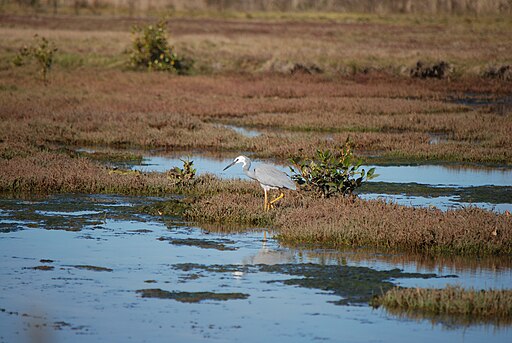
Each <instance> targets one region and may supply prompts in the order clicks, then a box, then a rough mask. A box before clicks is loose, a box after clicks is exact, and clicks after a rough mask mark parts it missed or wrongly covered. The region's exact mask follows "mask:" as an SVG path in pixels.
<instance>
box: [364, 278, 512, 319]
mask: <svg viewBox="0 0 512 343" xmlns="http://www.w3.org/2000/svg"><path fill="white" fill-rule="evenodd" d="M371 304H372V305H373V306H375V307H378V306H383V307H384V308H385V309H386V310H388V311H389V312H391V313H394V314H402V315H406V316H412V317H418V316H424V317H430V318H433V319H435V318H436V317H437V318H442V317H443V316H448V315H449V316H456V317H459V321H462V322H475V321H481V322H498V323H511V322H512V290H475V289H464V288H462V287H460V286H447V287H446V288H443V289H431V288H398V287H396V288H393V289H391V290H389V291H387V292H386V293H385V294H383V295H382V296H377V297H375V298H374V299H373V300H372V301H371Z"/></svg>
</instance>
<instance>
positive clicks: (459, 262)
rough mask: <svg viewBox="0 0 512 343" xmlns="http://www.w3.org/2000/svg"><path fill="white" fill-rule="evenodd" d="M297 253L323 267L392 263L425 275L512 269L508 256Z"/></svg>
mask: <svg viewBox="0 0 512 343" xmlns="http://www.w3.org/2000/svg"><path fill="white" fill-rule="evenodd" d="M289 247H290V248H293V247H291V246H289ZM298 252H299V253H300V254H305V255H307V256H308V258H310V259H317V260H318V263H320V264H339V265H346V264H349V263H355V264H360V263H362V262H366V263H368V262H371V261H374V262H377V263H388V264H392V265H394V266H393V267H396V266H402V267H404V268H405V267H415V268H416V270H417V271H419V270H421V271H422V272H431V273H440V272H443V273H446V272H448V273H455V272H476V271H482V270H487V271H491V272H501V271H503V270H506V269H511V268H512V260H511V259H510V257H507V256H502V257H498V256H489V257H482V258H478V259H474V258H470V259H469V258H467V257H464V256H442V255H440V256H428V255H422V254H411V253H404V252H393V251H384V250H377V249H368V248H345V249H338V250H323V249H321V250H309V249H299V250H298Z"/></svg>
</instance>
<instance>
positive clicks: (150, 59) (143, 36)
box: [130, 20, 192, 74]
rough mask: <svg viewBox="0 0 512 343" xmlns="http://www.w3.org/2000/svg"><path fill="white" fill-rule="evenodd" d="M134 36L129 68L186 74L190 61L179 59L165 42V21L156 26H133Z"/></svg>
mask: <svg viewBox="0 0 512 343" xmlns="http://www.w3.org/2000/svg"><path fill="white" fill-rule="evenodd" d="M132 33H133V35H134V38H133V45H132V52H131V54H130V66H131V67H132V68H147V69H148V70H156V71H173V72H177V73H178V74H186V73H187V72H188V71H189V69H190V66H191V64H192V62H191V60H189V59H185V58H179V57H178V55H177V54H176V53H175V51H174V48H173V47H169V45H168V42H167V37H166V36H167V21H166V20H160V21H159V22H158V23H157V24H156V25H147V26H146V27H140V26H133V27H132Z"/></svg>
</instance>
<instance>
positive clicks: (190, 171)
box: [167, 158, 197, 184]
mask: <svg viewBox="0 0 512 343" xmlns="http://www.w3.org/2000/svg"><path fill="white" fill-rule="evenodd" d="M180 161H181V162H183V168H179V167H174V168H172V169H171V170H169V171H168V172H167V178H168V179H169V180H171V181H173V182H175V183H177V184H183V183H186V182H190V181H192V180H193V179H194V178H195V176H196V172H197V171H196V169H195V168H194V161H190V160H188V159H186V160H182V159H181V158H180Z"/></svg>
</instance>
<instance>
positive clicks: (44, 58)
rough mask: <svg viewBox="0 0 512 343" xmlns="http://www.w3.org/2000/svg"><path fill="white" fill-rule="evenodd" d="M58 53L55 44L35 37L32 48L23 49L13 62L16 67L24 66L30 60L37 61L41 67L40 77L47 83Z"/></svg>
mask: <svg viewBox="0 0 512 343" xmlns="http://www.w3.org/2000/svg"><path fill="white" fill-rule="evenodd" d="M55 52H57V48H56V47H55V44H54V43H53V42H51V41H49V40H48V39H47V38H45V37H39V36H38V35H37V34H36V35H35V36H34V43H33V44H32V45H30V46H24V47H22V48H21V49H20V50H19V52H18V54H17V55H16V57H15V58H14V60H13V63H14V65H15V66H18V67H19V66H22V65H24V64H25V63H26V62H27V59H28V60H35V61H36V62H37V65H38V67H39V75H40V77H41V79H42V80H43V81H44V82H45V83H46V82H48V73H49V72H50V69H51V67H52V65H53V60H54V55H55Z"/></svg>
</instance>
